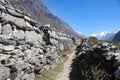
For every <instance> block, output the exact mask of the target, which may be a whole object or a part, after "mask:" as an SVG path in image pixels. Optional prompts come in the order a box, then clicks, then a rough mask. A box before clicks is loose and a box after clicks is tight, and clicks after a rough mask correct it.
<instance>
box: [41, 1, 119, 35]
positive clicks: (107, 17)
mask: <svg viewBox="0 0 120 80" xmlns="http://www.w3.org/2000/svg"><path fill="white" fill-rule="evenodd" d="M42 1H43V3H44V4H45V5H46V6H47V7H48V9H49V10H50V11H51V12H52V13H53V14H54V15H56V16H58V17H59V18H61V19H62V20H64V21H65V22H67V23H68V24H69V25H70V26H71V27H72V28H73V29H74V30H75V31H79V32H82V33H83V34H85V35H87V36H89V35H91V34H92V33H100V32H102V31H110V32H111V31H115V30H117V29H119V28H120V0H42Z"/></svg>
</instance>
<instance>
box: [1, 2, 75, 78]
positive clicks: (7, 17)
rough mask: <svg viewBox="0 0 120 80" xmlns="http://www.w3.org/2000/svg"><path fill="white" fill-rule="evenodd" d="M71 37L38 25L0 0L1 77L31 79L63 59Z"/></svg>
mask: <svg viewBox="0 0 120 80" xmlns="http://www.w3.org/2000/svg"><path fill="white" fill-rule="evenodd" d="M72 43H73V41H72V39H71V37H70V36H68V35H66V34H64V33H62V32H59V31H57V30H56V29H54V28H52V27H51V26H50V25H43V26H37V22H36V21H34V20H33V19H32V18H31V17H30V15H28V14H24V13H23V12H21V11H20V10H18V9H16V8H15V7H13V6H12V5H11V4H9V2H7V0H0V62H1V63H0V80H34V79H35V74H39V75H40V74H41V72H42V71H44V70H47V69H49V68H53V67H55V66H56V65H58V64H60V63H61V62H62V57H61V55H60V54H59V52H60V51H63V50H65V49H70V47H71V46H72Z"/></svg>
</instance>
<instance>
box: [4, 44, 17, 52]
mask: <svg viewBox="0 0 120 80" xmlns="http://www.w3.org/2000/svg"><path fill="white" fill-rule="evenodd" d="M3 48H4V50H5V51H12V50H14V49H15V46H14V45H8V46H4V47H3Z"/></svg>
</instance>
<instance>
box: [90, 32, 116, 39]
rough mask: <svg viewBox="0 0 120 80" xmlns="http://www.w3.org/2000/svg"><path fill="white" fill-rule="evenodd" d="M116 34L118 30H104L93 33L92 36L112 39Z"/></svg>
mask: <svg viewBox="0 0 120 80" xmlns="http://www.w3.org/2000/svg"><path fill="white" fill-rule="evenodd" d="M115 34H116V32H109V31H102V32H100V33H93V34H91V36H93V37H97V38H98V39H101V40H112V39H113V37H114V35H115Z"/></svg>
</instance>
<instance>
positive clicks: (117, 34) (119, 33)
mask: <svg viewBox="0 0 120 80" xmlns="http://www.w3.org/2000/svg"><path fill="white" fill-rule="evenodd" d="M113 41H120V31H118V32H117V33H116V34H115V36H114V38H113Z"/></svg>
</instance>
